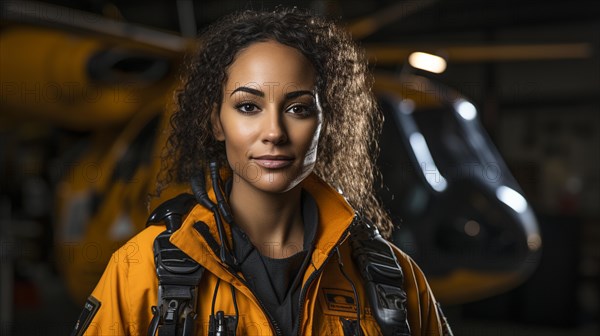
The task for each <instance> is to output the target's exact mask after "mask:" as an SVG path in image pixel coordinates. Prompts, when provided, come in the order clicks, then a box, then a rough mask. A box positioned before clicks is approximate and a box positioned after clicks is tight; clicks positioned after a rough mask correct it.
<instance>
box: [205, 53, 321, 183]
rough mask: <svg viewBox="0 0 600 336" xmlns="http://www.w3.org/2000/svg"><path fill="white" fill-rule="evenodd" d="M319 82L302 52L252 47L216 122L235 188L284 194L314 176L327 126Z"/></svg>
mask: <svg viewBox="0 0 600 336" xmlns="http://www.w3.org/2000/svg"><path fill="white" fill-rule="evenodd" d="M315 79H316V74H315V70H314V68H313V66H312V65H311V64H310V62H309V61H308V59H306V57H304V55H302V53H300V51H298V50H297V49H295V48H292V47H288V46H285V45H282V44H280V43H277V42H274V41H266V42H257V43H254V44H251V45H250V46H249V47H247V48H246V49H244V50H242V51H241V52H240V53H239V54H238V55H237V57H236V58H235V60H234V62H233V64H232V65H231V66H230V67H229V69H228V80H227V82H226V83H225V85H224V87H223V101H222V104H221V109H220V111H219V112H218V114H217V111H214V112H213V116H212V122H213V127H214V135H215V137H216V138H217V140H219V141H225V148H226V151H227V160H228V161H229V165H230V167H231V169H232V170H233V174H234V185H235V183H242V184H243V185H244V186H248V187H252V188H256V189H259V190H262V191H266V192H273V193H281V192H285V191H288V190H290V189H292V188H294V187H295V186H296V185H298V183H300V182H301V181H302V180H303V179H304V178H306V176H308V174H310V172H311V171H312V170H313V168H314V165H315V161H316V158H317V143H318V140H319V133H320V130H321V122H322V112H321V107H320V105H319V101H318V96H317V91H316V81H315Z"/></svg>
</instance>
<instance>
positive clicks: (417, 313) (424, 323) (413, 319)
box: [390, 244, 444, 336]
mask: <svg viewBox="0 0 600 336" xmlns="http://www.w3.org/2000/svg"><path fill="white" fill-rule="evenodd" d="M390 245H391V246H392V249H393V250H394V253H395V254H396V258H397V259H398V263H399V264H400V267H402V271H403V272H404V288H405V290H406V294H407V299H408V322H409V324H410V328H411V333H412V335H423V336H425V335H427V336H434V335H435V336H437V335H440V336H441V335H444V334H443V333H442V318H441V316H440V315H439V311H438V306H437V302H436V301H435V297H434V296H433V293H432V292H431V288H430V287H429V284H428V283H427V279H426V278H425V275H424V274H423V272H422V271H421V269H420V268H419V266H418V265H417V264H416V263H415V261H414V260H413V259H412V258H411V257H409V256H408V255H407V254H406V253H404V252H402V251H401V250H400V249H398V248H397V247H396V246H394V245H393V244H390Z"/></svg>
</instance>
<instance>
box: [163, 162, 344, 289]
mask: <svg viewBox="0 0 600 336" xmlns="http://www.w3.org/2000/svg"><path fill="white" fill-rule="evenodd" d="M301 186H302V188H303V189H304V190H306V191H307V192H308V193H310V194H311V196H312V197H313V198H314V200H315V202H316V203H317V207H318V208H319V227H318V229H317V233H316V237H315V245H314V246H315V250H314V251H313V254H312V265H313V266H314V269H315V270H316V269H319V268H320V267H321V266H322V265H323V263H324V262H325V260H326V259H327V257H328V256H329V254H330V253H331V252H332V251H333V249H334V248H335V247H336V246H337V245H338V244H339V243H340V242H341V241H343V240H344V239H345V238H346V236H347V229H348V227H349V226H350V224H351V223H352V220H353V218H354V210H353V209H352V207H350V205H349V204H348V202H346V200H345V198H344V197H343V196H342V195H341V194H340V193H338V192H337V191H336V190H334V189H333V188H332V187H331V186H329V185H328V184H327V183H326V182H325V181H323V180H321V179H320V178H319V177H318V176H316V175H315V174H314V173H313V174H311V175H310V176H309V177H307V178H306V179H305V180H304V181H303V182H302V184H301ZM209 197H210V198H211V199H212V200H213V201H214V199H215V198H214V193H213V192H212V190H209ZM197 222H203V223H204V224H206V226H204V225H201V224H197V225H195V224H196V223H197ZM199 225H201V226H202V227H204V229H205V231H207V232H208V233H210V235H211V236H212V237H213V238H214V242H216V243H217V244H220V240H219V235H218V232H217V227H216V224H215V220H214V217H213V214H212V212H210V211H209V210H207V209H205V208H204V207H202V206H201V205H196V206H195V207H194V208H193V209H192V211H191V212H190V213H189V214H188V216H187V217H186V218H185V220H184V222H183V224H182V226H181V228H180V229H179V230H177V231H176V232H175V233H173V235H172V236H171V243H173V244H174V245H175V246H177V247H179V248H180V249H181V250H182V251H183V252H185V253H186V254H187V255H189V256H190V257H192V258H193V259H194V260H196V261H197V262H198V263H200V264H201V265H203V266H204V267H205V268H206V269H208V270H209V271H210V272H212V273H213V274H215V275H216V276H218V277H221V278H223V279H224V280H226V281H227V280H229V281H232V280H233V279H232V278H231V274H230V273H229V272H228V271H227V268H226V266H225V265H223V264H222V263H221V260H220V258H219V256H218V255H217V254H215V252H214V251H213V250H212V248H211V242H210V241H207V239H205V237H203V235H202V234H200V232H199V231H198V230H197V227H198V226H199ZM224 226H225V229H226V234H227V235H228V237H230V234H231V232H230V230H229V226H228V225H224ZM209 240H210V239H209ZM214 242H212V243H213V246H214ZM305 279H306V277H305Z"/></svg>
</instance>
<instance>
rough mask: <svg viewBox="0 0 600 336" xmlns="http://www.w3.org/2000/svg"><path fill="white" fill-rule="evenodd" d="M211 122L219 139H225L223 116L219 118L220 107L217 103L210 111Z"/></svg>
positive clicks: (215, 135) (214, 133) (214, 134)
mask: <svg viewBox="0 0 600 336" xmlns="http://www.w3.org/2000/svg"><path fill="white" fill-rule="evenodd" d="M210 123H211V124H212V132H213V136H214V137H215V139H216V140H217V141H225V133H224V132H223V125H221V118H219V108H218V106H217V105H216V104H215V105H214V106H213V109H212V112H211V113H210Z"/></svg>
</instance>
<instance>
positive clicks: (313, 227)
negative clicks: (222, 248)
mask: <svg viewBox="0 0 600 336" xmlns="http://www.w3.org/2000/svg"><path fill="white" fill-rule="evenodd" d="M318 218H319V217H318V208H317V204H316V203H315V201H314V199H313V198H312V197H311V196H310V195H309V194H308V193H307V192H305V191H302V221H303V223H304V244H303V246H302V250H301V251H300V248H296V249H294V248H289V249H288V251H287V253H289V255H284V256H283V257H284V258H270V257H269V256H265V255H262V254H261V253H260V252H259V251H258V250H257V249H256V248H255V247H254V246H253V245H252V242H250V240H249V239H248V236H247V235H246V234H245V233H244V232H243V231H242V230H241V229H240V228H239V227H237V226H236V225H233V226H232V233H233V234H232V236H233V245H234V253H235V257H236V259H237V260H238V262H239V263H240V269H241V272H242V274H243V275H244V278H245V279H246V281H247V282H248V286H249V287H250V290H252V292H253V293H254V295H256V297H257V298H258V300H259V301H260V302H261V303H262V304H263V306H264V308H265V309H266V311H267V312H268V314H269V315H270V316H271V317H272V318H273V319H274V320H275V323H276V324H277V326H278V327H279V329H280V330H281V332H282V334H283V335H295V334H297V333H298V330H296V325H297V324H298V318H299V316H298V309H299V308H300V306H299V300H300V290H301V285H302V275H303V273H304V270H305V269H306V266H307V265H308V262H309V261H310V253H311V252H312V246H313V243H314V238H315V235H316V232H317V226H318V221H319V219H318ZM284 253H285V252H284ZM279 257H282V256H279Z"/></svg>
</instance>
